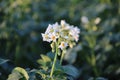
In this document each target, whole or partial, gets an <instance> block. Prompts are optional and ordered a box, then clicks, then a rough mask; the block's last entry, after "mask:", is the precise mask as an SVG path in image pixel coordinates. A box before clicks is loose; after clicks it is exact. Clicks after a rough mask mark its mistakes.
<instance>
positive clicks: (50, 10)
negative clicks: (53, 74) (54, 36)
mask: <svg viewBox="0 0 120 80" xmlns="http://www.w3.org/2000/svg"><path fill="white" fill-rule="evenodd" d="M82 16H86V17H88V19H89V21H90V24H88V26H89V28H86V27H85V25H83V24H82V22H81V17H82ZM97 17H100V18H101V21H100V23H99V24H97V25H95V24H94V23H93V22H94V20H95V19H96V18H97ZM62 19H63V20H66V22H68V23H70V24H72V25H75V26H78V27H79V28H80V29H81V34H80V39H79V42H78V45H79V46H81V48H80V49H79V50H78V51H77V57H76V61H75V62H74V63H73V65H74V66H75V67H76V68H77V69H78V70H79V72H81V74H80V75H79V78H78V80H87V79H88V78H90V77H94V76H100V77H105V78H107V79H109V80H120V0H0V58H1V59H5V60H9V61H8V62H6V63H4V64H0V80H6V79H7V77H8V74H10V72H11V70H12V69H13V68H14V67H16V66H20V67H23V68H28V67H29V68H31V69H33V68H38V64H37V62H36V61H37V60H38V59H39V58H40V54H46V53H47V52H49V51H51V48H50V46H49V43H47V42H43V40H42V36H41V33H43V32H45V29H46V28H47V26H48V24H53V23H55V22H60V20H62ZM94 28H97V30H96V29H94ZM92 54H94V55H93V57H92ZM94 59H95V67H96V70H97V73H95V70H94V69H93V68H94V66H93V65H94ZM92 61H93V64H92ZM64 63H65V64H68V63H70V62H67V63H66V61H64Z"/></svg>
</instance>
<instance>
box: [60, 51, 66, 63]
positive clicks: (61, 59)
mask: <svg viewBox="0 0 120 80" xmlns="http://www.w3.org/2000/svg"><path fill="white" fill-rule="evenodd" d="M64 54H65V53H64V52H62V55H61V58H60V65H62V61H63V58H64Z"/></svg>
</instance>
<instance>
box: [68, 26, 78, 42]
mask: <svg viewBox="0 0 120 80" xmlns="http://www.w3.org/2000/svg"><path fill="white" fill-rule="evenodd" d="M79 33H80V29H79V28H77V27H75V28H74V27H72V28H71V30H70V32H69V34H70V35H71V36H72V37H73V38H74V39H75V41H76V42H77V41H78V39H79Z"/></svg>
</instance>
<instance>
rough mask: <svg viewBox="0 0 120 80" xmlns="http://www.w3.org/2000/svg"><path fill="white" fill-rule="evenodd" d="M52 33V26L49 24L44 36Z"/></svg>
mask: <svg viewBox="0 0 120 80" xmlns="http://www.w3.org/2000/svg"><path fill="white" fill-rule="evenodd" d="M52 31H53V26H52V25H51V24H49V25H48V28H47V29H46V31H45V34H49V33H50V32H52Z"/></svg>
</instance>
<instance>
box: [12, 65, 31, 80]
mask: <svg viewBox="0 0 120 80" xmlns="http://www.w3.org/2000/svg"><path fill="white" fill-rule="evenodd" d="M14 71H15V72H16V71H17V72H19V73H21V74H22V76H24V77H25V80H28V79H29V76H28V73H27V72H26V70H25V69H23V68H20V67H16V68H15V69H14V70H13V72H14Z"/></svg>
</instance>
